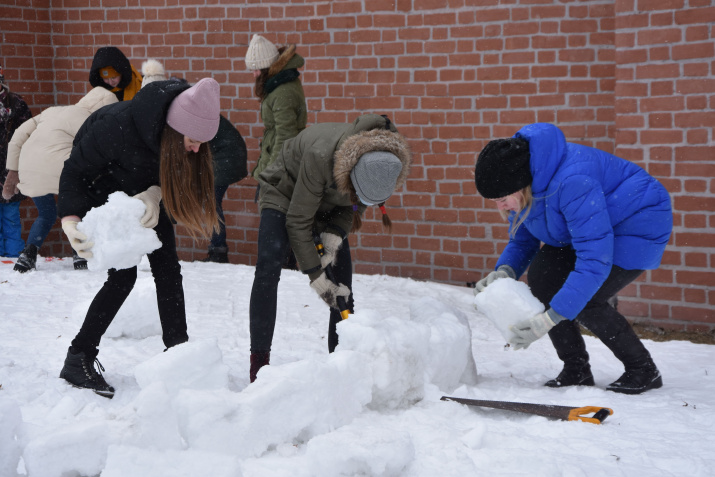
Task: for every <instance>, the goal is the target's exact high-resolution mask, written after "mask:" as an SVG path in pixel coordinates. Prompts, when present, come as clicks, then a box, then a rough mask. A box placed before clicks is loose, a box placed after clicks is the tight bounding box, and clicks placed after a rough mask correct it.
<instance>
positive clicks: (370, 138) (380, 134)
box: [333, 129, 411, 195]
mask: <svg viewBox="0 0 715 477" xmlns="http://www.w3.org/2000/svg"><path fill="white" fill-rule="evenodd" d="M372 151H387V152H390V153H392V154H394V155H395V156H397V157H398V158H399V159H400V161H402V171H400V175H399V176H398V177H397V183H396V184H395V190H397V189H399V188H400V187H402V186H403V184H404V183H405V181H407V176H409V175H410V162H411V161H410V157H411V156H410V148H409V146H408V145H407V141H406V140H405V137H404V136H403V135H402V134H400V133H398V132H393V131H390V130H388V129H372V130H370V131H362V132H359V133H358V134H355V135H353V136H350V137H348V138H347V139H345V141H343V143H342V144H341V145H340V146H339V147H338V149H337V150H336V151H335V163H334V165H333V175H334V177H335V185H336V187H337V188H338V192H340V193H341V194H345V195H351V194H352V193H353V192H354V190H355V189H354V187H353V184H352V181H351V180H350V171H352V170H353V168H354V167H355V164H357V162H358V160H359V159H360V157H361V156H362V155H363V154H365V153H367V152H372Z"/></svg>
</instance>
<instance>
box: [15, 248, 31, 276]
mask: <svg viewBox="0 0 715 477" xmlns="http://www.w3.org/2000/svg"><path fill="white" fill-rule="evenodd" d="M36 263H37V246H36V245H33V244H28V245H26V246H25V248H24V249H23V250H22V252H20V256H19V257H18V258H17V261H16V262H15V266H14V267H13V270H15V271H16V272H20V273H25V272H29V271H30V270H35V264H36Z"/></svg>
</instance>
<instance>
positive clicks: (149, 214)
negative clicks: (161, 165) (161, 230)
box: [134, 186, 161, 229]
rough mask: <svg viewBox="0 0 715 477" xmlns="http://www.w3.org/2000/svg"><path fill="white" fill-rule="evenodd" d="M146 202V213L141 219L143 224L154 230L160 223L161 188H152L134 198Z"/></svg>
mask: <svg viewBox="0 0 715 477" xmlns="http://www.w3.org/2000/svg"><path fill="white" fill-rule="evenodd" d="M134 198H135V199H139V200H141V201H142V202H144V205H145V206H146V211H145V212H144V216H143V217H142V219H141V223H142V225H143V226H144V227H146V228H148V229H153V228H154V227H156V224H158V223H159V202H161V187H159V186H151V187H149V188H148V189H147V190H145V191H144V192H140V193H138V194H137V195H135V196H134Z"/></svg>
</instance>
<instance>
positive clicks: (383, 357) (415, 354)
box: [338, 310, 430, 410]
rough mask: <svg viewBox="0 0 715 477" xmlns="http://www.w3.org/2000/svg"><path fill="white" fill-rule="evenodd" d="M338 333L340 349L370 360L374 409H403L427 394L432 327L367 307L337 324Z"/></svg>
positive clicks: (371, 405) (371, 404) (372, 404)
mask: <svg viewBox="0 0 715 477" xmlns="http://www.w3.org/2000/svg"><path fill="white" fill-rule="evenodd" d="M338 334H339V335H340V345H339V349H341V350H352V351H357V352H360V353H363V354H366V355H367V356H368V357H369V360H370V361H371V368H372V373H373V374H372V379H373V385H372V401H371V403H370V405H369V407H370V408H371V409H375V410H380V409H396V408H404V407H407V406H409V405H411V404H413V403H415V402H417V401H419V400H421V399H422V398H423V397H424V383H425V381H424V379H425V378H424V376H425V369H426V365H425V357H426V356H428V355H429V349H430V343H429V340H430V329H429V326H427V325H425V324H421V323H417V322H414V321H409V320H405V319H400V318H394V317H385V316H383V315H381V314H380V313H378V312H377V311H375V310H365V311H361V312H359V313H355V314H354V315H350V318H349V319H347V320H344V321H342V322H341V323H338Z"/></svg>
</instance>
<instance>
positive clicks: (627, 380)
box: [606, 363, 663, 394]
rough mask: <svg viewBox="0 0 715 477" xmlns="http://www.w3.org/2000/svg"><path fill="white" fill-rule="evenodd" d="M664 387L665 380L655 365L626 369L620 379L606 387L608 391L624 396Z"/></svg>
mask: <svg viewBox="0 0 715 477" xmlns="http://www.w3.org/2000/svg"><path fill="white" fill-rule="evenodd" d="M661 387H663V378H662V377H661V376H660V371H658V368H657V367H656V366H655V364H652V363H651V364H648V365H646V366H643V367H640V368H632V369H626V372H625V373H623V375H621V377H620V378H618V379H617V380H615V381H613V382H612V383H611V384H609V385H608V386H607V387H606V390H607V391H613V392H614V393H623V394H641V393H644V392H646V391H648V390H650V389H658V388H661Z"/></svg>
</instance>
